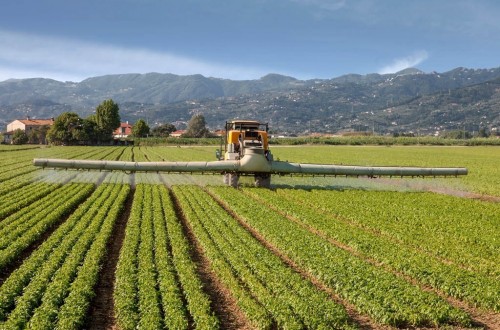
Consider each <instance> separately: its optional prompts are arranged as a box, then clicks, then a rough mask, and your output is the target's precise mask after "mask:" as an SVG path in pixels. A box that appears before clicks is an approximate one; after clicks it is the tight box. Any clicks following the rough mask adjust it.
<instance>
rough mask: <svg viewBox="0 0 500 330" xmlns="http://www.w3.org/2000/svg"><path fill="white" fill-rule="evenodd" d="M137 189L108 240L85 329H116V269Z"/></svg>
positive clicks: (130, 195) (128, 200) (126, 203)
mask: <svg viewBox="0 0 500 330" xmlns="http://www.w3.org/2000/svg"><path fill="white" fill-rule="evenodd" d="M134 192H135V189H134V188H132V189H131V190H130V193H129V195H128V196H127V199H126V201H125V208H124V210H123V212H122V214H121V215H120V216H119V218H118V219H117V220H116V223H115V227H114V228H113V233H112V234H111V238H110V241H109V242H108V247H107V252H108V253H107V255H106V257H105V259H104V263H103V265H102V268H101V273H100V276H99V281H98V283H97V286H96V288H95V292H96V296H95V297H94V299H93V301H92V303H91V306H92V307H91V309H90V311H89V315H88V319H87V324H86V325H85V327H84V328H85V329H95V330H98V329H99V330H100V329H115V328H116V325H115V321H116V320H115V315H114V301H113V290H114V285H115V271H116V265H117V263H118V257H119V256H120V249H121V247H122V244H123V239H124V238H125V227H126V226H127V220H128V218H129V216H130V211H131V209H132V201H133V199H134Z"/></svg>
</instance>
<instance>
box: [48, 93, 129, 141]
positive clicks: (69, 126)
mask: <svg viewBox="0 0 500 330" xmlns="http://www.w3.org/2000/svg"><path fill="white" fill-rule="evenodd" d="M119 111H120V109H119V107H118V104H116V103H115V102H113V100H111V99H110V100H106V101H104V102H102V103H101V104H99V105H98V106H97V108H96V110H95V113H94V114H92V115H90V116H89V117H87V118H84V119H83V118H80V116H78V114H76V113H74V112H64V113H62V114H61V115H59V116H58V117H57V118H56V119H55V120H54V124H53V125H52V126H51V127H50V129H49V131H48V132H47V140H48V142H50V143H52V144H101V143H108V142H109V141H111V140H112V139H113V131H114V130H115V129H116V128H118V127H120V113H119Z"/></svg>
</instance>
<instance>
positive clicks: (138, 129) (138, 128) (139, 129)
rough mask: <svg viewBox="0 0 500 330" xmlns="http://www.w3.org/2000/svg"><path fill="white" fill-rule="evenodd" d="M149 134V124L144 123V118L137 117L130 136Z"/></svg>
mask: <svg viewBox="0 0 500 330" xmlns="http://www.w3.org/2000/svg"><path fill="white" fill-rule="evenodd" d="M148 134H149V126H148V124H146V122H145V121H144V119H139V120H138V121H136V122H135V124H134V126H132V136H134V137H146V136H147V135H148Z"/></svg>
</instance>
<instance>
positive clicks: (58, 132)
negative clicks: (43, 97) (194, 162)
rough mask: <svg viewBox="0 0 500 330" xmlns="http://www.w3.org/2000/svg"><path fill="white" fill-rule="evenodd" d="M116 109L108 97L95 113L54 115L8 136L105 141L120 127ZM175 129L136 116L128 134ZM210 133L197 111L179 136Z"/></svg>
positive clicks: (160, 134)
mask: <svg viewBox="0 0 500 330" xmlns="http://www.w3.org/2000/svg"><path fill="white" fill-rule="evenodd" d="M119 111H120V109H119V107H118V104H116V103H115V102H114V101H113V100H111V99H110V100H106V101H104V102H102V103H101V104H99V105H98V106H97V108H96V111H95V113H94V114H92V115H90V116H89V117H87V118H81V117H80V116H78V114H76V113H74V112H64V113H62V114H61V115H59V116H58V117H57V118H55V120H54V124H53V125H52V126H51V127H48V126H42V127H39V128H37V129H33V130H31V131H29V132H24V131H22V130H17V131H16V132H14V134H13V136H12V143H13V144H25V143H34V144H38V143H46V142H49V143H51V144H56V145H75V144H90V145H96V144H107V143H109V142H110V141H111V140H112V139H113V131H114V130H115V129H117V128H118V127H120V114H119ZM176 130H177V129H176V127H175V126H174V125H172V124H170V123H167V124H163V125H160V126H158V127H155V128H153V129H152V130H151V129H150V128H149V126H148V124H147V123H146V122H145V121H144V120H143V119H139V120H138V121H137V122H136V123H135V124H134V125H133V126H132V136H133V137H147V136H154V137H167V136H169V135H170V134H171V133H172V132H174V131H176ZM212 136H213V135H212V134H211V133H210V131H209V130H208V129H207V128H206V122H205V117H204V116H203V115H201V114H196V115H194V116H193V117H192V118H191V120H190V121H189V123H188V129H187V131H186V132H185V133H184V134H183V137H192V138H201V137H212Z"/></svg>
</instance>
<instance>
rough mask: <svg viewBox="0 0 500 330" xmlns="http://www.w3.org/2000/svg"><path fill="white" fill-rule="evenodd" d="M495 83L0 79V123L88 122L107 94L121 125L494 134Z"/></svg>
mask: <svg viewBox="0 0 500 330" xmlns="http://www.w3.org/2000/svg"><path fill="white" fill-rule="evenodd" d="M498 79H500V68H496V69H478V70H475V69H466V68H457V69H454V70H452V71H448V72H444V73H437V72H432V73H424V72H422V71H419V70H417V69H406V70H403V71H401V72H398V73H395V74H386V75H380V74H368V75H355V74H351V75H345V76H341V77H337V78H333V79H312V80H298V79H295V78H292V77H287V76H282V75H278V74H269V75H267V76H264V77H262V78H260V79H257V80H244V81H234V80H228V79H219V78H207V77H204V76H202V75H191V76H177V75H173V74H159V73H148V74H123V75H108V76H101V77H94V78H89V79H86V80H84V81H82V82H80V83H73V82H59V81H55V80H50V79H22V80H7V81H3V82H0V127H1V126H2V124H3V126H5V125H6V124H7V123H8V122H10V121H12V120H14V119H19V118H25V117H28V116H29V117H32V118H49V117H55V116H57V115H58V114H60V113H61V112H64V111H74V112H77V113H78V114H80V115H81V116H82V117H86V116H88V115H89V114H91V113H92V112H93V110H94V109H95V107H96V106H97V105H98V104H100V103H101V102H102V101H103V100H105V99H109V98H112V99H113V100H114V101H115V102H117V103H118V104H119V105H120V113H121V116H122V120H129V121H132V122H133V121H135V120H137V119H139V118H143V119H146V120H147V121H148V122H149V123H150V125H151V126H154V125H155V124H157V123H164V122H179V121H181V122H182V121H187V120H189V118H190V117H191V116H192V114H193V113H197V112H201V113H203V114H204V115H205V118H206V120H207V124H208V126H209V127H211V128H220V127H222V126H223V124H224V122H225V121H226V120H228V119H231V118H249V119H258V120H262V121H267V122H269V123H270V125H271V127H272V128H273V129H274V131H276V132H280V133H283V134H285V133H288V134H301V133H308V132H328V133H334V132H337V131H341V130H357V131H359V130H365V131H376V132H379V133H391V132H410V131H413V132H417V131H418V132H420V133H425V134H433V133H434V132H436V131H441V130H449V129H464V128H465V129H468V130H471V131H472V130H477V129H478V128H480V127H484V128H488V129H490V130H492V129H495V128H498V127H499V126H500V118H499V113H500V97H499V95H498V92H497V90H498V81H499V80H498Z"/></svg>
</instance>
